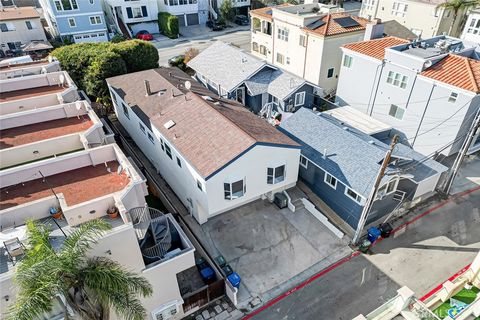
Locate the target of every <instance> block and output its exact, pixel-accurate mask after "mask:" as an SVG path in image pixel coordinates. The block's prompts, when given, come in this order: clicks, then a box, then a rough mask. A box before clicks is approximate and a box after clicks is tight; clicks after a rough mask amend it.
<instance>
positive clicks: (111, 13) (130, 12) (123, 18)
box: [103, 0, 159, 36]
mask: <svg viewBox="0 0 480 320" xmlns="http://www.w3.org/2000/svg"><path fill="white" fill-rule="evenodd" d="M103 5H104V10H105V14H106V15H107V16H108V19H109V21H110V22H111V23H112V24H113V25H112V26H115V28H116V30H117V31H118V32H121V33H124V34H125V33H127V35H129V36H134V35H135V34H136V33H137V32H138V31H140V30H147V31H148V32H150V33H158V32H159V29H158V4H157V0H135V1H125V0H104V1H103Z"/></svg>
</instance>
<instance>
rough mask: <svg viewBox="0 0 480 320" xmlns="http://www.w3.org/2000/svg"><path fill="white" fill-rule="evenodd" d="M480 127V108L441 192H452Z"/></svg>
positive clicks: (446, 193)
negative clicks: (454, 182)
mask: <svg viewBox="0 0 480 320" xmlns="http://www.w3.org/2000/svg"><path fill="white" fill-rule="evenodd" d="M479 127H480V110H479V111H478V113H477V116H476V117H475V120H474V121H473V123H472V126H471V127H470V130H469V132H468V136H467V138H466V139H465V141H464V142H463V145H462V148H461V149H460V151H459V152H458V155H457V158H456V159H455V162H454V163H453V166H452V169H451V170H450V172H449V173H448V176H447V178H446V179H445V183H444V185H443V189H442V190H441V192H442V193H443V194H444V195H446V196H448V194H449V193H450V188H451V187H452V184H453V181H454V180H455V177H456V176H457V173H458V169H460V165H461V164H462V162H463V159H464V158H465V156H466V155H467V152H468V149H470V145H471V144H472V142H473V138H474V137H475V135H476V133H477V131H478V128H479Z"/></svg>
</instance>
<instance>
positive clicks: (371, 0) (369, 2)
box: [362, 0, 375, 10]
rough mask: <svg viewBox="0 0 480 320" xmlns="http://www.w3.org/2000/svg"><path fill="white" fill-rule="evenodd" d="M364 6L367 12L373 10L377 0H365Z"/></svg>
mask: <svg viewBox="0 0 480 320" xmlns="http://www.w3.org/2000/svg"><path fill="white" fill-rule="evenodd" d="M362 4H363V8H365V9H367V10H373V6H374V5H375V0H364V1H363V3H362Z"/></svg>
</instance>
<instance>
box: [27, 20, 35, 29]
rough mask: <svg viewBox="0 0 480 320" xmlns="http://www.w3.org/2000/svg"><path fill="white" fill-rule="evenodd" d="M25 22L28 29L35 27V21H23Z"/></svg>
mask: <svg viewBox="0 0 480 320" xmlns="http://www.w3.org/2000/svg"><path fill="white" fill-rule="evenodd" d="M25 24H26V25H27V29H28V30H32V29H36V28H37V26H36V25H35V23H34V22H33V21H28V20H27V21H25Z"/></svg>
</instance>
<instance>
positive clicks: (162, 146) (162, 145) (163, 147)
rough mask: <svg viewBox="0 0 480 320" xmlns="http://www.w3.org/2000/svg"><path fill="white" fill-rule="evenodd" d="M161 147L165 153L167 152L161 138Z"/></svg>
mask: <svg viewBox="0 0 480 320" xmlns="http://www.w3.org/2000/svg"><path fill="white" fill-rule="evenodd" d="M160 147H161V148H162V150H163V151H165V146H164V144H163V140H162V138H160Z"/></svg>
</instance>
